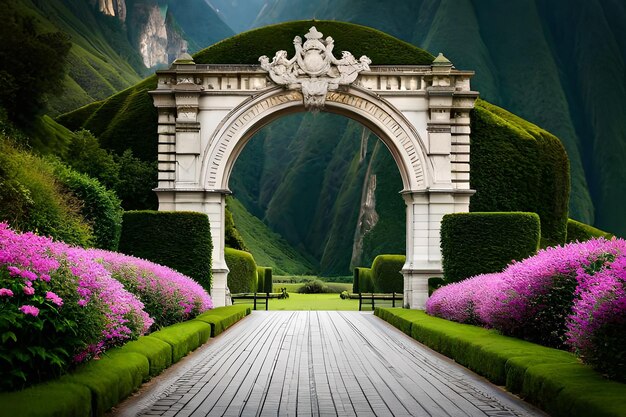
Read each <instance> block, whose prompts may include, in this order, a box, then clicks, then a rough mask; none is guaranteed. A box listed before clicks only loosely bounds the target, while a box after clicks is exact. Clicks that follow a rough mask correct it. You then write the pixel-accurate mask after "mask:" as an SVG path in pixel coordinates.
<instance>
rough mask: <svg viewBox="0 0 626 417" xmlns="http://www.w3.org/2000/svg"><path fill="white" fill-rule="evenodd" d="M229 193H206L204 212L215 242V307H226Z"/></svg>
mask: <svg viewBox="0 0 626 417" xmlns="http://www.w3.org/2000/svg"><path fill="white" fill-rule="evenodd" d="M226 195H227V192H222V191H212V192H206V193H205V197H204V201H205V203H204V204H205V207H204V212H205V213H206V214H207V215H208V216H209V222H210V224H211V239H212V240H213V254H212V274H213V281H212V284H211V297H212V298H213V304H214V305H215V307H222V306H225V305H226V277H227V276H228V272H229V270H228V266H227V265H226V260H225V259H224V232H225V220H224V214H225V212H226Z"/></svg>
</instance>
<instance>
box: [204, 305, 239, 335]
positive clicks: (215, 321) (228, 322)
mask: <svg viewBox="0 0 626 417" xmlns="http://www.w3.org/2000/svg"><path fill="white" fill-rule="evenodd" d="M250 312H251V309H250V306H245V305H241V304H238V305H232V306H228V307H218V308H214V309H213V310H209V311H207V312H206V313H203V314H200V315H199V316H198V317H196V318H195V320H198V321H202V322H204V323H207V324H210V325H211V337H215V336H217V335H219V334H220V333H222V332H223V331H224V330H226V329H228V328H229V327H230V326H232V325H233V324H235V323H237V322H238V321H239V320H241V319H242V318H244V317H245V316H247V315H248V314H250Z"/></svg>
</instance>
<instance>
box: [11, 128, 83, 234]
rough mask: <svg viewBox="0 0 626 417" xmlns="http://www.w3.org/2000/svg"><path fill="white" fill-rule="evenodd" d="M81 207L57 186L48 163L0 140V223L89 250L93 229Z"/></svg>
mask: <svg viewBox="0 0 626 417" xmlns="http://www.w3.org/2000/svg"><path fill="white" fill-rule="evenodd" d="M81 204H82V203H81V201H80V200H79V199H78V198H76V196H74V195H72V194H71V193H68V192H66V191H65V189H64V187H63V186H62V184H61V183H59V182H58V180H57V179H56V174H55V170H54V166H53V165H52V164H51V163H50V162H48V161H46V160H45V159H43V158H41V157H38V156H35V155H32V154H30V153H28V152H25V151H22V150H19V149H18V148H17V147H15V146H14V145H12V144H11V139H10V138H7V137H4V136H0V220H6V221H8V222H10V224H11V226H12V227H13V228H15V229H17V230H20V231H27V230H30V231H37V232H38V233H40V234H42V235H47V236H51V237H53V238H55V239H60V240H63V241H65V242H68V243H71V244H77V245H81V246H89V245H91V244H92V243H93V229H92V226H91V225H90V224H89V223H88V222H87V221H86V220H85V219H84V218H83V216H82V215H81Z"/></svg>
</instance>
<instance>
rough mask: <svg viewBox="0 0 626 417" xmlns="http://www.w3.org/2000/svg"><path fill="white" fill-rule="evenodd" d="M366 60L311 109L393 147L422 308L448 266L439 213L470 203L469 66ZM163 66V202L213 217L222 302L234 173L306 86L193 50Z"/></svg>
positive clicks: (415, 302)
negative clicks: (201, 60) (197, 57)
mask: <svg viewBox="0 0 626 417" xmlns="http://www.w3.org/2000/svg"><path fill="white" fill-rule="evenodd" d="M362 59H363V58H362ZM368 68H369V70H363V69H362V70H360V74H359V75H358V77H356V79H355V80H354V81H353V82H352V83H350V84H347V85H341V86H338V87H337V88H332V89H329V91H327V92H326V93H325V95H324V97H323V102H322V105H321V106H317V104H316V105H315V106H317V108H315V110H323V111H328V112H333V113H338V114H341V115H344V116H346V117H349V118H352V119H354V120H356V121H359V122H360V123H362V124H363V125H365V126H366V127H368V128H369V129H370V130H371V131H372V132H374V133H375V134H376V135H377V136H378V137H380V138H381V139H382V140H383V142H384V143H385V144H386V145H387V147H388V148H389V150H390V152H391V154H392V155H393V158H394V159H395V161H396V164H397V165H398V169H399V171H400V174H401V177H402V181H403V185H404V189H403V191H402V195H403V197H404V200H405V202H406V205H407V212H406V213H407V215H406V224H407V233H406V236H407V243H406V259H407V261H406V264H405V265H404V268H403V274H404V277H405V279H404V287H405V288H404V304H405V306H406V307H410V308H420V309H422V308H424V304H425V302H426V299H427V298H428V285H427V280H428V278H430V277H434V276H441V272H442V271H441V251H440V245H439V243H440V237H439V230H440V223H441V218H442V217H443V215H445V214H447V213H455V212H466V211H468V209H469V199H470V196H471V195H472V193H473V191H472V190H470V186H469V157H470V136H469V134H470V110H471V109H472V108H473V107H474V101H475V99H476V97H477V95H478V93H476V92H474V91H471V89H470V78H471V76H472V75H473V72H470V71H458V70H456V69H454V68H453V67H452V64H450V62H449V61H447V60H446V59H445V58H443V57H442V56H439V57H438V58H437V59H435V61H434V62H433V64H432V65H427V66H376V65H370V66H369V67H368ZM157 75H158V79H159V82H158V88H157V89H156V90H154V91H152V92H151V94H152V96H153V99H154V105H155V106H156V107H157V109H158V114H159V127H158V132H159V145H158V146H159V148H158V149H159V184H158V188H157V189H156V190H155V191H156V193H157V195H158V198H159V210H177V211H184V210H187V211H189V210H191V211H198V212H203V213H206V214H207V215H208V216H209V220H210V222H211V232H212V236H213V289H212V296H213V299H214V303H215V305H216V306H220V305H224V303H225V301H226V300H225V294H226V276H227V274H228V267H227V266H226V263H225V261H224V210H225V196H226V195H227V194H229V193H230V190H229V188H228V181H229V178H230V173H231V171H232V168H233V166H234V164H235V161H236V160H237V157H238V156H239V154H240V152H241V151H242V149H243V148H244V146H245V145H246V143H247V142H248V140H249V139H250V138H251V137H252V136H253V135H254V134H255V133H256V132H257V131H258V130H259V129H260V128H261V127H263V126H265V125H266V124H268V123H270V122H272V121H273V120H276V119H278V118H280V117H282V116H284V115H286V114H290V113H294V112H301V111H305V110H306V108H305V98H304V96H303V93H302V90H301V87H300V89H299V88H298V86H297V85H277V84H276V83H275V82H274V81H272V79H271V78H270V77H268V72H267V71H266V69H263V68H261V66H259V65H245V66H243V65H196V64H194V63H193V61H191V59H190V57H187V58H186V59H182V60H181V59H179V60H177V61H175V62H174V64H173V65H172V66H171V68H170V69H168V70H163V71H158V72H157ZM330 84H331V85H332V82H331V83H330ZM317 102H319V100H318V101H316V103H317ZM306 107H307V108H311V105H310V104H309V105H307V106H306Z"/></svg>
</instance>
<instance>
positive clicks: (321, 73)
mask: <svg viewBox="0 0 626 417" xmlns="http://www.w3.org/2000/svg"><path fill="white" fill-rule="evenodd" d="M304 37H305V38H306V41H305V42H304V44H302V38H301V37H300V36H296V37H295V38H294V40H293V45H294V47H295V50H296V53H295V55H294V56H293V57H292V58H291V59H289V58H287V51H283V50H281V51H278V52H276V55H275V56H274V58H273V59H272V61H271V62H270V59H269V58H268V57H267V56H265V55H263V56H261V57H260V58H259V62H260V63H261V68H263V69H264V70H265V71H267V72H268V73H269V76H270V78H271V79H272V81H274V82H275V83H276V84H279V85H284V86H286V87H287V88H289V89H292V90H300V91H302V95H303V97H304V106H305V107H306V108H308V109H310V110H313V111H318V110H320V109H322V108H323V107H324V102H325V100H326V93H327V92H328V91H333V90H337V89H338V88H339V86H340V85H348V84H351V83H352V82H354V81H355V80H356V78H357V77H358V75H359V73H360V72H361V71H369V64H371V63H372V61H371V60H370V59H369V58H368V57H366V56H365V55H363V56H362V57H361V58H359V60H358V61H357V60H356V58H355V57H354V56H353V55H352V54H351V53H350V52H348V51H343V52H342V56H341V59H337V58H335V56H334V55H333V48H334V46H335V45H334V40H333V38H331V37H330V36H328V37H327V38H326V39H322V38H323V35H322V34H321V33H320V32H318V31H317V29H316V28H315V26H312V27H311V29H309V32H308V33H307V34H306V35H304Z"/></svg>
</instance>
